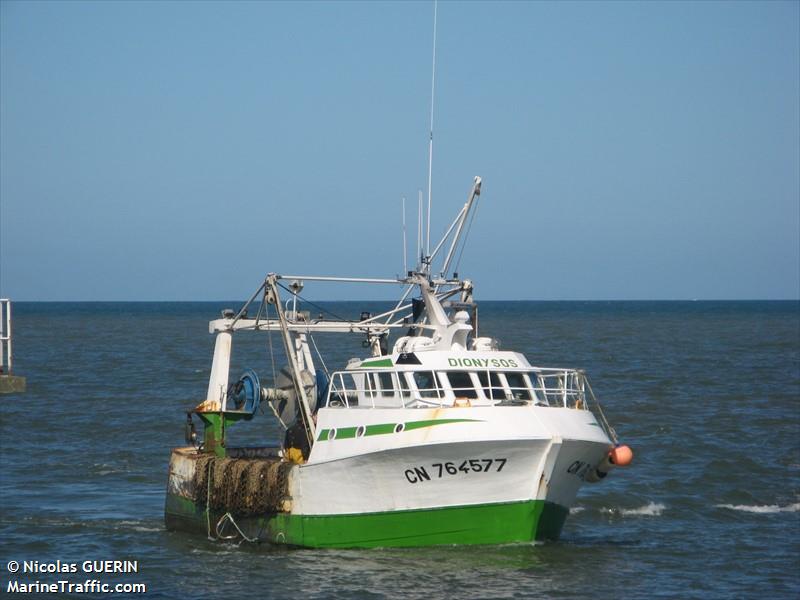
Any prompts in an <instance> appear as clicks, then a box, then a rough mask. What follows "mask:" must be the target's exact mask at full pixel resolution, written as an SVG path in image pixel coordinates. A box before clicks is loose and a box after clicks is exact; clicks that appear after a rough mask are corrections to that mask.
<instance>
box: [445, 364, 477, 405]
mask: <svg viewBox="0 0 800 600" xmlns="http://www.w3.org/2000/svg"><path fill="white" fill-rule="evenodd" d="M447 378H448V379H449V380H450V387H451V388H453V394H455V396H456V398H477V397H478V391H477V390H476V389H475V384H474V383H472V377H470V376H469V373H467V372H466V371H448V372H447Z"/></svg>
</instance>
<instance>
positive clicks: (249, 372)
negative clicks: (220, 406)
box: [227, 369, 261, 415]
mask: <svg viewBox="0 0 800 600" xmlns="http://www.w3.org/2000/svg"><path fill="white" fill-rule="evenodd" d="M260 403H261V381H260V380H259V378H258V375H256V372H255V371H253V369H246V370H245V371H244V373H242V375H241V376H240V377H239V379H238V381H237V382H236V383H234V384H233V385H232V386H231V388H230V390H229V391H228V404H227V409H228V411H235V412H243V413H247V414H249V415H254V414H255V412H256V411H257V410H258V405H259V404H260Z"/></svg>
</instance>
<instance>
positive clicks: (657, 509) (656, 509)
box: [600, 502, 667, 517]
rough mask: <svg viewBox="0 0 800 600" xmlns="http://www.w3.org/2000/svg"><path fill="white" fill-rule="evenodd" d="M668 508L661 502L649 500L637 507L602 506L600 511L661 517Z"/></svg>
mask: <svg viewBox="0 0 800 600" xmlns="http://www.w3.org/2000/svg"><path fill="white" fill-rule="evenodd" d="M666 508H667V507H666V505H665V504H661V503H660V502H649V503H647V504H645V505H644V506H639V507H637V508H601V509H600V512H604V513H607V514H612V515H620V516H623V517H660V516H661V513H662V512H664V509H666Z"/></svg>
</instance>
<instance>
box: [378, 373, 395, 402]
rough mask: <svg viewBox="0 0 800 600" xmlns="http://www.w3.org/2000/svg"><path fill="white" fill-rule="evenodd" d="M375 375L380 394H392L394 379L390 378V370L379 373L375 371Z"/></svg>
mask: <svg viewBox="0 0 800 600" xmlns="http://www.w3.org/2000/svg"><path fill="white" fill-rule="evenodd" d="M375 377H376V378H377V379H378V382H379V383H380V388H381V396H384V397H385V396H390V397H391V396H394V381H393V380H392V374H391V373H390V372H387V371H383V372H380V373H375Z"/></svg>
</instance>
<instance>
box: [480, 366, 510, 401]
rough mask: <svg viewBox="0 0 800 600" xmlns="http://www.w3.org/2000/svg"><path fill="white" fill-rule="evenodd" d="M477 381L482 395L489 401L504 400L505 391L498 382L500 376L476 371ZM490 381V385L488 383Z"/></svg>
mask: <svg viewBox="0 0 800 600" xmlns="http://www.w3.org/2000/svg"><path fill="white" fill-rule="evenodd" d="M478 380H480V382H481V387H483V393H484V394H485V395H486V397H487V398H489V399H490V400H505V399H506V390H505V389H504V388H503V382H502V381H500V376H499V375H498V374H497V373H495V372H494V371H478ZM490 381H491V385H490V384H489V382H490Z"/></svg>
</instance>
